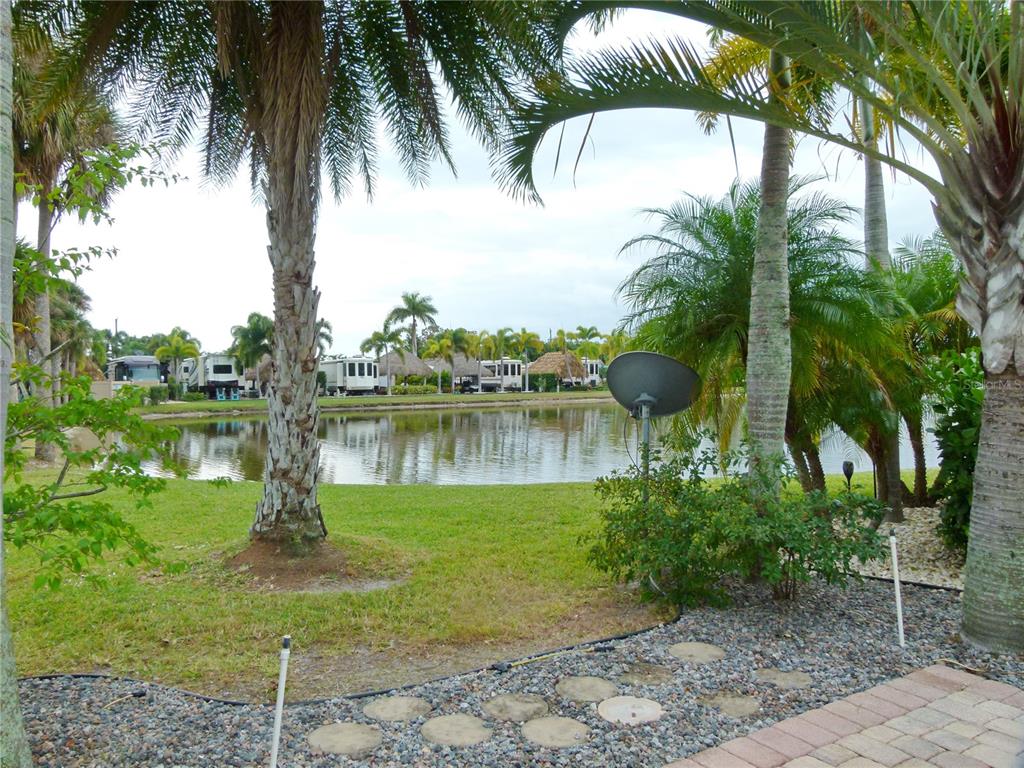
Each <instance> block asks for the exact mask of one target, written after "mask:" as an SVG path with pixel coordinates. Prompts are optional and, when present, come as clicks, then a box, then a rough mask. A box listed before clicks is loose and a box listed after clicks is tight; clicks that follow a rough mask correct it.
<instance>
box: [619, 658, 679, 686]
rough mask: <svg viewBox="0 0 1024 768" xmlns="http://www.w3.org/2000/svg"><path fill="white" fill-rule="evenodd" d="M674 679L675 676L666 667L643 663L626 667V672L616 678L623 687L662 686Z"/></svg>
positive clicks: (639, 662)
mask: <svg viewBox="0 0 1024 768" xmlns="http://www.w3.org/2000/svg"><path fill="white" fill-rule="evenodd" d="M674 679H675V675H674V674H672V670H671V669H669V668H668V667H663V666H661V665H660V664H648V663H646V662H643V661H638V662H637V663H636V664H630V665H628V666H627V667H626V671H625V672H623V673H622V674H621V675H619V677H618V681H619V682H620V683H624V684H625V685H664V684H665V683H671V682H672V681H673V680H674Z"/></svg>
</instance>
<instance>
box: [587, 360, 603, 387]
mask: <svg viewBox="0 0 1024 768" xmlns="http://www.w3.org/2000/svg"><path fill="white" fill-rule="evenodd" d="M602 365H604V363H602V362H601V361H600V359H598V358H589V357H584V358H583V373H584V376H583V385H584V386H586V387H599V386H601V366H602Z"/></svg>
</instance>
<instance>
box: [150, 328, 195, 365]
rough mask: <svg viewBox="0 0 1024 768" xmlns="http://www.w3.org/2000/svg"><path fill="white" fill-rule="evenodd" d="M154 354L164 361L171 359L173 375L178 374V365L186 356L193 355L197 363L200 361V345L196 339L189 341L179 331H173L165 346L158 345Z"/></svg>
mask: <svg viewBox="0 0 1024 768" xmlns="http://www.w3.org/2000/svg"><path fill="white" fill-rule="evenodd" d="M153 355H154V356H155V357H156V358H157V359H158V360H160V362H162V363H165V362H167V361H168V360H170V361H171V371H172V372H173V374H172V375H174V376H177V375H178V367H179V366H180V365H181V361H182V360H184V359H185V358H186V357H193V358H195V359H196V362H197V363H198V362H199V347H198V346H197V345H196V343H195V342H194V341H188V340H186V339H185V338H184V337H183V336H181V335H179V334H177V333H171V335H170V336H169V337H168V338H167V342H166V343H165V344H164V345H163V346H160V347H157V348H156V350H155V351H154V352H153Z"/></svg>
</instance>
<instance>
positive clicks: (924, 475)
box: [904, 416, 928, 506]
mask: <svg viewBox="0 0 1024 768" xmlns="http://www.w3.org/2000/svg"><path fill="white" fill-rule="evenodd" d="M904 423H905V424H906V425H907V435H908V436H909V437H910V447H911V449H912V450H913V451H914V503H915V504H917V505H918V506H924V505H925V504H927V503H928V463H927V459H926V458H925V455H924V424H923V423H922V422H921V418H920V417H919V416H913V417H911V416H905V417H904Z"/></svg>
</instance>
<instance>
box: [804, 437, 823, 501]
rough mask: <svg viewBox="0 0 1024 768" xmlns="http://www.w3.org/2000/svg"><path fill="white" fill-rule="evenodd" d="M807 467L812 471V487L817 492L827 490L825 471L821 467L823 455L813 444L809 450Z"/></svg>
mask: <svg viewBox="0 0 1024 768" xmlns="http://www.w3.org/2000/svg"><path fill="white" fill-rule="evenodd" d="M807 466H808V468H809V469H810V471H811V487H812V488H814V490H816V491H824V490H825V470H824V469H823V468H822V466H821V453H820V452H819V451H818V446H816V445H814V444H813V443H812V444H811V445H810V446H809V447H808V448H807Z"/></svg>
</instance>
